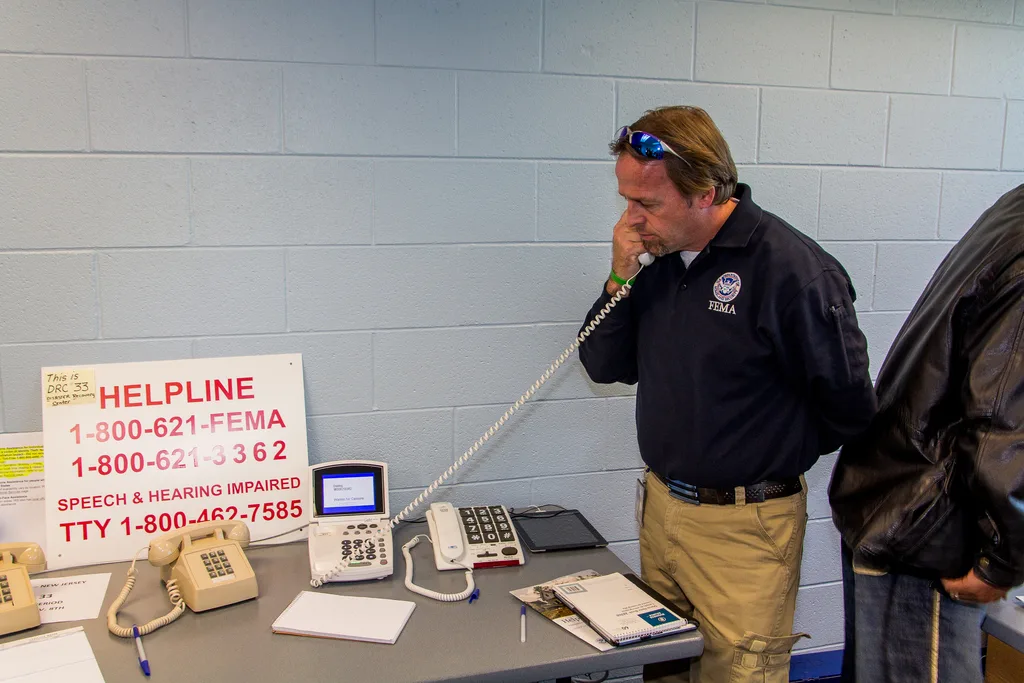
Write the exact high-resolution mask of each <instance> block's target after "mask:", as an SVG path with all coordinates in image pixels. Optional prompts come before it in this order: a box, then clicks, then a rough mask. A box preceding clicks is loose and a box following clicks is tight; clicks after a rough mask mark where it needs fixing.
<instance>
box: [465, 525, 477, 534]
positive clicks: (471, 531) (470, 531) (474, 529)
mask: <svg viewBox="0 0 1024 683" xmlns="http://www.w3.org/2000/svg"><path fill="white" fill-rule="evenodd" d="M478 531H480V526H479V525H478V524H467V525H466V533H467V534H475V533H476V532H478Z"/></svg>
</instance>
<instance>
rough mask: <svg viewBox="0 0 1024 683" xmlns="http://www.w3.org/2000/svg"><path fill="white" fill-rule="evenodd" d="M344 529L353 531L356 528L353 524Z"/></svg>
mask: <svg viewBox="0 0 1024 683" xmlns="http://www.w3.org/2000/svg"><path fill="white" fill-rule="evenodd" d="M345 528H347V529H355V528H356V525H355V524H349V525H348V526H347V527H345Z"/></svg>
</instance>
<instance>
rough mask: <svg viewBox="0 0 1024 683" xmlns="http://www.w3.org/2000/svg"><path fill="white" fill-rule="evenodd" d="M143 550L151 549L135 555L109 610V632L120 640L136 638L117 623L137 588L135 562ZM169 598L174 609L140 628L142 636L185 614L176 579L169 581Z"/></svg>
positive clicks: (130, 631) (129, 630)
mask: <svg viewBox="0 0 1024 683" xmlns="http://www.w3.org/2000/svg"><path fill="white" fill-rule="evenodd" d="M143 550H147V551H148V550H149V547H148V546H147V547H145V548H142V549H140V550H139V552H137V553H135V557H134V558H133V559H132V566H131V567H129V568H128V578H127V579H126V580H125V582H124V588H122V589H121V593H120V595H118V596H117V598H115V599H114V602H112V603H111V605H110V608H109V609H108V610H107V630H109V631H110V632H111V633H113V634H114V635H115V636H117V637H119V638H132V637H134V636H135V633H134V632H133V631H132V629H130V628H125V627H124V626H121V625H120V624H118V623H117V613H118V612H119V611H120V610H121V606H122V605H123V604H124V601H125V600H127V599H128V594H129V593H131V592H132V588H135V562H136V561H137V560H138V559H139V553H141V552H142V551H143ZM167 597H168V598H169V599H170V601H171V604H172V605H174V607H173V608H172V609H171V611H170V612H168V613H167V614H165V615H164V616H162V617H158V618H156V619H154V620H152V621H150V622H149V623H146V624H143V625H142V626H139V635H140V636H144V635H146V634H148V633H152V632H153V631H155V630H157V629H158V628H160V627H162V626H166V625H167V624H169V623H171V622H172V621H174V620H175V619H177V618H178V617H180V616H181V615H182V614H184V613H185V601H184V600H183V599H182V597H181V592H180V591H179V590H178V582H177V581H176V580H175V579H170V580H168V581H167Z"/></svg>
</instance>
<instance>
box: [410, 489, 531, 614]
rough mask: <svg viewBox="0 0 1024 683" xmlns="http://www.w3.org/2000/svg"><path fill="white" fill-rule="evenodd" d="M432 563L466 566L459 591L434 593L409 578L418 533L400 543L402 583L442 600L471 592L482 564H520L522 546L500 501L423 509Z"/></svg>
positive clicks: (446, 567)
mask: <svg viewBox="0 0 1024 683" xmlns="http://www.w3.org/2000/svg"><path fill="white" fill-rule="evenodd" d="M427 526H428V527H429V528H430V538H429V540H430V544H431V545H432V546H433V547H434V564H435V565H437V568H438V569H440V570H441V571H444V570H447V569H464V570H466V589H465V590H464V591H462V592H460V593H437V592H435V591H432V590H428V589H426V588H421V587H420V586H417V585H416V584H415V583H413V582H412V554H411V553H410V551H411V550H412V549H413V548H415V547H416V545H417V544H419V542H420V539H421V538H426V537H425V536H423V535H422V534H420V535H419V536H414V537H413V538H412V539H411V540H409V542H408V543H406V544H405V545H403V546H402V556H403V557H405V587H406V588H408V589H409V590H411V591H412V592H413V593H418V594H420V595H425V596H426V597H428V598H433V599H434V600H440V601H442V602H457V601H459V600H465V599H466V598H468V597H469V596H470V595H472V593H473V590H474V588H476V584H475V583H474V581H473V570H474V569H482V568H484V567H514V566H516V565H520V564H524V563H525V562H526V559H525V558H524V557H523V548H522V546H520V545H519V538H518V537H517V536H516V532H515V528H514V527H513V526H512V521H511V518H510V517H509V514H508V510H506V509H505V506H504V505H489V506H477V507H465V508H459V509H458V510H456V509H455V507H454V506H452V504H451V503H433V504H431V506H430V509H429V510H427Z"/></svg>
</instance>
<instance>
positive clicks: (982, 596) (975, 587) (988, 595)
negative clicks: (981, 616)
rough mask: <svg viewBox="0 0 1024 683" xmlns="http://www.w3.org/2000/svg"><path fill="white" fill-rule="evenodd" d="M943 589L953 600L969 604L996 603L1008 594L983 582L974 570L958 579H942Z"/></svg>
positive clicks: (1002, 589)
mask: <svg viewBox="0 0 1024 683" xmlns="http://www.w3.org/2000/svg"><path fill="white" fill-rule="evenodd" d="M942 587H943V588H944V589H945V590H946V593H947V594H948V595H949V597H951V598H952V599H953V600H956V601H957V602H963V603H968V604H985V603H988V602H995V601H996V600H1001V599H1002V598H1003V597H1005V596H1006V593H1007V589H1005V588H1000V587H998V586H993V585H991V584H989V583H986V582H985V581H983V580H982V579H981V577H979V576H978V575H977V574H975V573H974V570H973V569H972V570H971V571H969V572H968V573H967V574H966V575H965V576H961V577H960V578H958V579H942Z"/></svg>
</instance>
